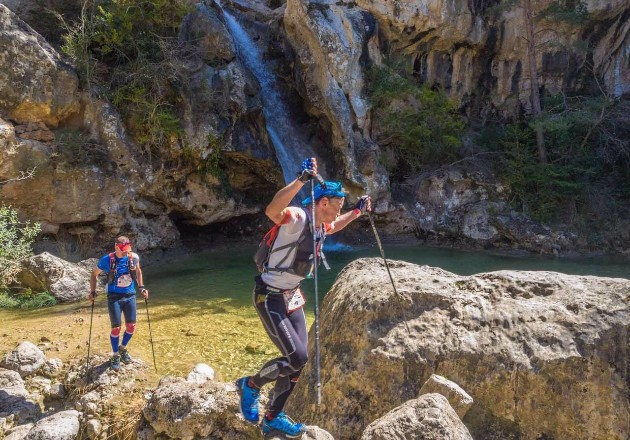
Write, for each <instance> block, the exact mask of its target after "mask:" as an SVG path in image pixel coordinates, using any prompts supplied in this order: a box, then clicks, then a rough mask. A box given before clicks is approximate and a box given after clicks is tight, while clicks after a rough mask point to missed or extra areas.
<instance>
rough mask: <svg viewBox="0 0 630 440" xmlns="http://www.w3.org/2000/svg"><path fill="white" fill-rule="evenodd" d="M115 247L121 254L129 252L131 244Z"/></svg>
mask: <svg viewBox="0 0 630 440" xmlns="http://www.w3.org/2000/svg"><path fill="white" fill-rule="evenodd" d="M116 247H117V248H118V249H120V251H121V252H131V243H129V242H127V243H116Z"/></svg>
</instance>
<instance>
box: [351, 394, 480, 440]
mask: <svg viewBox="0 0 630 440" xmlns="http://www.w3.org/2000/svg"><path fill="white" fill-rule="evenodd" d="M398 439H422V440H472V437H471V436H470V432H468V429H467V428H466V426H465V425H464V424H463V423H462V421H461V420H459V417H457V414H456V413H455V411H454V410H453V408H451V406H450V405H449V404H448V400H447V399H446V397H444V396H442V395H441V394H435V393H433V394H424V395H422V396H420V397H418V398H417V399H414V400H410V401H408V402H405V403H403V404H402V405H400V406H399V407H397V408H394V409H393V410H391V411H390V412H388V413H387V414H385V415H384V416H383V417H381V418H380V419H378V420H375V421H374V422H372V423H370V425H369V426H368V427H367V428H366V429H365V431H363V435H362V436H361V440H398Z"/></svg>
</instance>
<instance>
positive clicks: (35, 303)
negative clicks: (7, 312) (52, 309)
mask: <svg viewBox="0 0 630 440" xmlns="http://www.w3.org/2000/svg"><path fill="white" fill-rule="evenodd" d="M55 304H57V299H56V298H55V297H54V296H52V295H51V294H49V293H48V292H41V293H33V292H31V291H30V290H27V291H26V292H24V293H20V294H13V295H10V294H9V293H0V309H16V308H20V309H39V308H42V307H49V306H54V305H55Z"/></svg>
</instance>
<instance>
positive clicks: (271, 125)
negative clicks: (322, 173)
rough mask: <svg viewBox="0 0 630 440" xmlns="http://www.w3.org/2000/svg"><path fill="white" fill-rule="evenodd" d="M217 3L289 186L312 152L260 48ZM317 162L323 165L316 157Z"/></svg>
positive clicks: (313, 155)
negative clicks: (254, 85) (256, 91)
mask: <svg viewBox="0 0 630 440" xmlns="http://www.w3.org/2000/svg"><path fill="white" fill-rule="evenodd" d="M216 3H217V5H218V6H219V8H221V11H222V12H223V16H224V17H225V23H226V25H227V27H228V29H229V31H230V34H231V35H232V38H233V39H234V43H235V45H236V48H237V53H238V57H239V59H240V60H241V61H242V62H243V64H245V66H246V67H247V68H248V69H249V70H250V71H251V72H252V73H253V74H254V76H255V77H256V79H257V80H258V82H259V83H260V88H261V95H262V101H263V113H264V115H265V121H266V124H267V132H268V133H269V136H270V138H271V140H272V142H273V145H274V148H275V150H276V157H277V158H278V161H279V162H280V166H281V167H282V173H283V175H284V180H285V183H289V182H291V181H292V180H293V179H295V173H296V171H297V169H298V167H299V164H300V163H301V162H302V160H303V159H304V158H306V157H316V156H315V153H314V151H313V149H312V148H311V146H310V144H309V143H308V142H307V141H306V139H304V137H303V136H302V135H301V134H300V132H299V130H298V129H297V127H296V126H295V123H294V121H293V119H292V116H291V112H290V111H289V109H288V106H287V104H286V103H285V102H284V99H283V98H282V95H281V94H280V91H279V86H278V82H277V81H276V78H275V76H274V75H273V73H272V72H271V70H270V68H269V67H268V66H267V65H266V63H265V61H264V60H263V56H262V53H261V50H260V48H259V47H258V46H257V45H256V43H254V40H253V39H252V37H251V36H250V35H249V34H248V33H247V31H246V30H245V29H244V28H243V26H241V24H240V23H239V22H238V21H237V20H236V18H235V17H234V16H233V15H232V14H230V13H229V12H228V11H226V10H225V9H223V7H222V6H221V4H220V3H219V2H218V1H217V2H216ZM318 163H320V164H321V163H322V162H321V160H320V159H319V158H318Z"/></svg>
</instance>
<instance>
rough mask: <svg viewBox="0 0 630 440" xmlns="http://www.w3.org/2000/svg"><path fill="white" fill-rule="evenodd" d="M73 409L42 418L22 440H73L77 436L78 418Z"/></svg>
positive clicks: (76, 412)
mask: <svg viewBox="0 0 630 440" xmlns="http://www.w3.org/2000/svg"><path fill="white" fill-rule="evenodd" d="M80 415H81V413H80V412H79V411H75V410H73V409H71V410H67V411H60V412H58V413H55V414H53V415H50V416H48V417H44V418H43V419H41V420H39V421H38V422H37V423H35V426H33V428H31V430H30V431H29V432H28V434H26V437H24V440H74V439H76V438H77V434H79V427H80V423H79V416H80Z"/></svg>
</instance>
